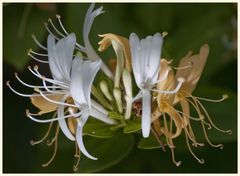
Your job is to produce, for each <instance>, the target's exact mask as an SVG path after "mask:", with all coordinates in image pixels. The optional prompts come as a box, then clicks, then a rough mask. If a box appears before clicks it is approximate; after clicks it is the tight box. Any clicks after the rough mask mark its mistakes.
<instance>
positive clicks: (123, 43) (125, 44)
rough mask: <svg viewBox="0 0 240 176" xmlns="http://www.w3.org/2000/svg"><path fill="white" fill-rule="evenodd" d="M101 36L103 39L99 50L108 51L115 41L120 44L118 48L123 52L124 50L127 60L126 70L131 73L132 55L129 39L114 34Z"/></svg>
mask: <svg viewBox="0 0 240 176" xmlns="http://www.w3.org/2000/svg"><path fill="white" fill-rule="evenodd" d="M99 36H100V37H103V39H102V40H101V41H100V42H99V43H98V44H99V45H100V46H99V48H98V50H99V51H104V50H106V49H107V48H108V47H109V46H111V45H112V41H115V42H116V43H117V44H118V47H119V48H120V49H121V50H123V53H124V58H125V68H126V69H127V70H128V71H129V72H130V71H131V54H130V47H129V41H128V39H127V38H125V37H122V36H119V35H116V34H112V33H108V34H102V35H99Z"/></svg>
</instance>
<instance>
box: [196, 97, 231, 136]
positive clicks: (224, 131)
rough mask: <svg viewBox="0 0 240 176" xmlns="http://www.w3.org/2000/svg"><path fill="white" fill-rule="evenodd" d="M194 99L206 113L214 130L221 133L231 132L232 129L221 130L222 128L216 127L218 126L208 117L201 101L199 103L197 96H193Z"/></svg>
mask: <svg viewBox="0 0 240 176" xmlns="http://www.w3.org/2000/svg"><path fill="white" fill-rule="evenodd" d="M194 99H195V100H196V102H197V103H198V104H199V105H200V107H201V108H202V110H203V111H204V113H205V114H206V116H207V118H208V120H209V122H210V123H211V125H212V126H213V127H214V128H215V129H216V130H218V131H221V132H223V133H228V134H232V130H222V129H220V128H218V127H217V126H216V125H215V124H214V123H213V121H212V120H211V118H210V116H209V114H208V112H207V110H206V109H205V108H204V106H203V105H202V103H201V102H200V101H199V100H198V99H197V98H194Z"/></svg>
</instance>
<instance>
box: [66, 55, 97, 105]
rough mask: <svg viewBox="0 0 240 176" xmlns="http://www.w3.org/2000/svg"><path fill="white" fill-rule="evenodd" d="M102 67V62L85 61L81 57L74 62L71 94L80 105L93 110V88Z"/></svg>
mask: <svg viewBox="0 0 240 176" xmlns="http://www.w3.org/2000/svg"><path fill="white" fill-rule="evenodd" d="M100 66H101V60H98V61H95V62H92V61H83V60H82V59H81V58H79V57H76V58H75V59H74V60H73V63H72V72H71V83H70V92H71V95H72V97H73V99H74V101H76V102H77V104H78V105H82V104H85V105H88V108H89V109H91V100H90V94H91V87H92V83H93V80H94V78H95V76H96V74H97V72H98V71H99V69H100Z"/></svg>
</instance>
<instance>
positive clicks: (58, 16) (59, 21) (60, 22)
mask: <svg viewBox="0 0 240 176" xmlns="http://www.w3.org/2000/svg"><path fill="white" fill-rule="evenodd" d="M56 17H57V19H58V23H59V24H60V26H61V28H62V30H63V32H64V33H65V34H66V35H69V33H68V32H67V31H66V29H65V28H64V26H63V24H62V21H61V16H60V15H58V14H57V15H56Z"/></svg>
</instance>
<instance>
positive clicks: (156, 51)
mask: <svg viewBox="0 0 240 176" xmlns="http://www.w3.org/2000/svg"><path fill="white" fill-rule="evenodd" d="M162 44H163V37H162V35H161V34H160V33H156V34H155V35H154V36H153V38H152V42H151V46H150V47H151V49H150V59H149V65H150V73H149V77H150V78H154V77H155V75H156V74H157V75H158V72H159V69H160V61H161V50H162ZM153 81H156V80H153Z"/></svg>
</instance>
